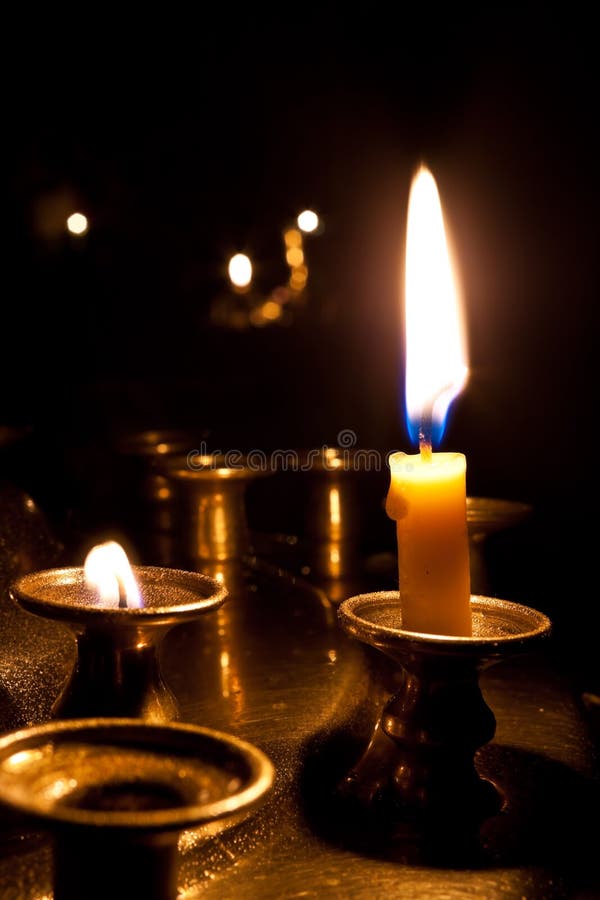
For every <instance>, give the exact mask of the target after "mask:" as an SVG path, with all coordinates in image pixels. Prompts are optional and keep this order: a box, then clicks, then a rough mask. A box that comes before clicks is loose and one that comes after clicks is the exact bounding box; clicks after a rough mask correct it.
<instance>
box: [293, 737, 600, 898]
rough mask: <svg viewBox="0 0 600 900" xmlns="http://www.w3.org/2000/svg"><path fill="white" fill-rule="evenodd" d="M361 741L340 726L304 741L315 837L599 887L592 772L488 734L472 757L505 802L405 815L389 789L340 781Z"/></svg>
mask: <svg viewBox="0 0 600 900" xmlns="http://www.w3.org/2000/svg"><path fill="white" fill-rule="evenodd" d="M363 751H364V745H360V746H359V744H358V742H355V743H354V744H353V745H352V744H349V741H348V734H347V733H342V732H338V733H336V734H334V735H330V736H329V738H328V739H327V740H326V741H325V742H324V741H323V738H321V740H319V739H315V740H314V741H312V742H311V745H310V746H308V747H307V748H306V752H305V755H304V758H305V765H304V768H303V771H302V773H301V788H300V795H301V796H302V798H303V814H304V816H305V818H306V821H307V824H308V825H309V827H310V828H311V830H312V831H313V832H314V833H315V834H316V835H317V836H318V837H319V838H320V839H322V840H325V841H327V842H328V843H330V844H332V845H334V846H336V847H337V848H339V849H345V850H350V851H351V852H354V853H359V854H360V855H362V856H365V857H370V858H373V859H379V860H385V861H388V862H398V863H402V864H404V865H409V866H410V865H412V866H427V867H433V868H438V869H439V868H446V869H469V870H473V869H479V870H482V869H498V868H501V869H508V870H509V874H508V878H509V879H510V870H514V869H517V868H518V869H527V870H529V869H530V870H532V872H533V871H534V870H535V871H537V872H538V873H539V870H540V869H541V870H543V871H544V872H546V873H547V874H548V875H549V876H552V877H554V876H555V877H556V880H557V881H559V880H562V882H564V883H565V884H566V885H567V886H568V889H569V894H568V896H584V895H583V894H575V893H571V891H573V892H574V891H576V890H577V891H589V890H592V889H595V890H598V889H599V888H600V879H599V876H598V866H597V861H596V860H597V837H596V835H595V829H594V828H593V827H591V825H590V823H592V822H594V821H596V816H597V810H598V804H599V801H600V785H599V784H598V783H597V782H596V781H594V780H593V779H592V778H590V777H586V776H584V775H582V774H580V773H579V772H577V771H575V770H574V769H571V768H569V767H567V766H565V765H564V764H562V763H559V762H556V761H555V760H552V759H549V758H547V757H544V756H542V755H539V754H535V753H530V752H525V751H522V750H518V749H515V748H514V747H510V746H505V745H498V744H489V745H487V746H486V747H485V748H483V749H482V750H481V751H480V752H479V754H478V756H477V767H478V770H479V772H480V774H481V775H482V776H483V777H487V778H490V779H492V778H493V780H494V782H495V784H496V785H497V786H498V788H499V789H500V791H501V792H502V793H503V794H504V796H505V799H506V802H505V805H504V807H503V810H502V812H500V813H499V814H497V815H494V816H491V817H490V818H488V819H486V820H484V821H483V823H482V824H481V823H476V822H475V823H473V822H469V821H468V820H466V819H463V818H462V816H461V810H459V809H457V810H452V814H451V815H450V816H449V817H448V818H446V819H445V820H444V821H443V822H442V821H429V822H426V823H424V822H423V821H418V822H417V821H413V822H412V823H411V822H409V821H406V819H405V818H401V816H400V814H399V811H398V808H397V807H394V805H393V803H391V802H390V801H389V798H386V797H385V796H383V795H382V794H381V793H379V794H377V791H375V792H374V793H373V792H372V793H370V794H369V790H368V786H367V790H366V791H365V792H363V794H362V799H359V798H358V797H357V795H356V793H350V794H349V793H348V792H347V791H346V790H345V784H346V776H347V774H348V772H349V771H351V770H352V768H353V767H354V765H355V764H356V761H357V759H359V757H360V756H361V753H362V752H363ZM365 795H367V796H369V798H370V799H369V802H367V803H365V802H364V797H365ZM535 880H536V879H534V881H535ZM532 896H537V895H536V894H535V892H534V894H532ZM553 896H554V894H553ZM585 896H587V894H586V895H585ZM595 896H597V894H596V895H595Z"/></svg>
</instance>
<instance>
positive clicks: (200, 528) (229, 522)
mask: <svg viewBox="0 0 600 900" xmlns="http://www.w3.org/2000/svg"><path fill="white" fill-rule="evenodd" d="M163 472H164V475H165V476H166V477H167V480H168V482H169V483H170V484H171V485H172V486H174V488H175V490H176V492H177V494H178V496H179V497H180V500H181V511H182V515H183V516H184V521H185V523H186V528H185V538H184V546H183V552H184V554H185V557H186V559H189V560H193V561H194V563H195V564H198V563H200V562H204V561H206V562H209V561H210V562H226V561H227V560H234V559H240V558H242V557H244V556H246V555H249V554H251V553H252V546H251V540H250V531H249V528H248V522H247V518H246V505H245V497H246V489H247V487H248V485H249V484H250V483H251V482H253V481H255V480H256V479H257V478H261V477H264V476H265V475H266V474H267V472H265V471H264V470H262V469H258V468H255V467H252V466H250V465H249V464H248V462H247V460H246V459H245V458H243V457H241V456H240V457H239V458H238V460H237V461H236V463H235V464H230V463H228V461H227V459H226V458H225V457H223V456H218V455H210V454H209V455H204V456H203V455H195V456H194V457H192V458H191V459H190V460H188V459H187V458H186V457H178V456H174V457H173V458H172V459H168V460H165V463H164V467H163Z"/></svg>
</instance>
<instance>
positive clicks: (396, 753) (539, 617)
mask: <svg viewBox="0 0 600 900" xmlns="http://www.w3.org/2000/svg"><path fill="white" fill-rule="evenodd" d="M471 609H472V624H473V635H472V637H451V636H444V635H432V634H422V633H419V632H411V631H406V630H404V629H403V628H402V612H401V606H400V596H399V594H398V592H397V591H387V592H378V593H372V594H362V595H359V596H356V597H352V598H350V599H348V600H345V601H344V602H343V603H342V604H341V606H340V607H339V610H338V615H339V619H340V622H341V625H342V627H343V628H344V629H345V630H346V632H347V633H348V634H350V635H351V636H352V637H355V638H357V639H358V640H360V641H362V642H364V643H366V644H369V645H371V646H372V647H376V648H377V649H378V650H382V651H383V652H384V653H385V654H387V655H388V656H391V657H392V659H394V660H395V661H396V662H397V663H398V664H399V666H400V667H401V671H402V683H401V687H400V690H399V691H398V692H397V693H396V694H395V695H394V696H393V697H392V699H391V700H389V702H388V703H387V704H386V705H385V707H384V709H383V712H382V714H381V717H380V719H379V721H378V725H377V728H376V729H375V732H374V734H373V737H372V740H371V743H370V745H369V747H368V748H367V750H366V752H365V754H364V755H363V757H362V758H361V760H360V761H359V762H358V764H357V765H356V766H355V767H354V768H353V770H352V771H351V772H350V773H349V775H348V778H347V780H346V785H345V787H346V790H348V791H351V792H354V793H355V794H356V796H358V797H360V798H363V799H364V800H365V801H366V802H371V801H373V800H374V799H375V798H381V797H382V795H387V800H388V802H391V803H392V804H393V805H394V806H395V807H396V809H397V812H398V815H399V817H401V816H403V815H404V816H407V817H414V816H417V817H418V816H439V817H442V818H446V819H452V818H453V817H454V818H456V817H457V816H458V815H460V816H464V817H469V816H474V817H485V816H486V815H489V814H490V813H492V812H496V811H497V810H498V809H499V807H500V798H499V796H498V795H497V793H496V790H495V787H494V786H493V785H492V784H491V782H488V781H484V780H482V779H480V777H479V775H478V773H477V770H476V768H475V763H474V755H475V751H476V750H477V749H478V748H479V747H482V746H483V745H484V744H486V743H487V742H488V741H490V740H491V739H492V738H493V736H494V732H495V727H496V721H495V718H494V714H493V713H492V711H491V709H490V708H489V707H488V705H487V704H486V702H485V701H484V699H483V696H482V694H481V690H480V688H479V673H480V671H481V670H482V669H483V668H485V667H487V666H490V665H491V664H492V663H495V662H499V661H500V660H502V659H506V658H507V657H508V656H510V655H511V654H514V653H522V652H524V651H526V650H528V649H530V647H531V646H532V645H533V644H534V643H535V642H536V641H539V640H540V639H542V638H545V637H547V636H548V635H549V633H550V628H551V623H550V620H549V619H548V618H547V617H546V616H545V615H543V614H542V613H540V612H538V611H537V610H534V609H530V608H529V607H527V606H522V605H520V604H516V603H509V602H508V601H506V600H498V599H496V598H491V597H478V596H472V597H471Z"/></svg>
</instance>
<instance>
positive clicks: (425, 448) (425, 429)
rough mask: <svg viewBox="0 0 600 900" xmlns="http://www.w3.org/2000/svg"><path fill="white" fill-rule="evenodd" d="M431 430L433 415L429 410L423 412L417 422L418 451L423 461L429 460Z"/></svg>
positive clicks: (430, 458) (430, 457)
mask: <svg viewBox="0 0 600 900" xmlns="http://www.w3.org/2000/svg"><path fill="white" fill-rule="evenodd" d="M432 431H433V417H432V414H431V411H430V410H427V411H426V412H424V413H423V416H422V417H421V421H420V422H419V452H420V454H421V459H422V460H423V462H431V460H432V457H433V454H432V451H431V432H432Z"/></svg>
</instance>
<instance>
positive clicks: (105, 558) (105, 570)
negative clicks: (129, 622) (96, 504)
mask: <svg viewBox="0 0 600 900" xmlns="http://www.w3.org/2000/svg"><path fill="white" fill-rule="evenodd" d="M83 568H84V574H85V583H86V584H87V586H88V587H89V588H91V589H92V590H97V591H98V593H99V594H100V602H101V603H102V605H103V606H117V607H121V608H127V607H133V606H138V607H139V606H143V603H142V598H141V595H140V590H139V588H138V585H137V582H136V580H135V577H134V574H133V571H132V569H131V565H130V563H129V560H128V559H127V554H126V553H125V551H124V550H123V548H122V547H121V545H120V544H117V542H116V541H107V542H106V543H104V544H97V545H96V546H95V547H92V549H91V550H90V552H89V553H88V555H87V556H86V559H85V563H84V567H83Z"/></svg>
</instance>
